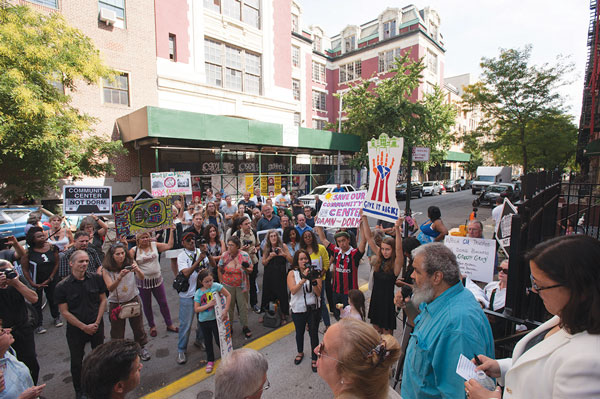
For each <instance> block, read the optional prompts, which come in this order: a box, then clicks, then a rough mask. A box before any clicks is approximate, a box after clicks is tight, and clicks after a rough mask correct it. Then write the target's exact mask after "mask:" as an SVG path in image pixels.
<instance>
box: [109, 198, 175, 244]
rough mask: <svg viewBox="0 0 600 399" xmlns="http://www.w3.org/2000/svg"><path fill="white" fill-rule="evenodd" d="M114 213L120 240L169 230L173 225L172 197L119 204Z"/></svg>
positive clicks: (115, 205)
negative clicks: (130, 236)
mask: <svg viewBox="0 0 600 399" xmlns="http://www.w3.org/2000/svg"><path fill="white" fill-rule="evenodd" d="M113 211H114V215H115V229H116V231H117V236H118V237H119V238H122V237H127V236H129V235H135V234H139V233H147V232H151V231H156V230H162V229H167V228H169V227H170V226H171V225H172V224H173V212H172V211H171V198H170V197H161V198H150V199H143V200H138V201H123V202H117V203H115V204H114V205H113Z"/></svg>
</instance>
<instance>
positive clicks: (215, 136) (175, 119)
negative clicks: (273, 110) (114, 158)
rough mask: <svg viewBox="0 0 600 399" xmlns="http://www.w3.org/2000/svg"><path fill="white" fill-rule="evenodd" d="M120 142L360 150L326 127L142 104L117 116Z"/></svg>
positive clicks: (355, 143) (345, 136)
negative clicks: (320, 127) (137, 108)
mask: <svg viewBox="0 0 600 399" xmlns="http://www.w3.org/2000/svg"><path fill="white" fill-rule="evenodd" d="M117 125H118V127H119V131H120V133H121V140H122V141H123V142H124V143H130V142H134V143H136V144H137V145H140V146H143V145H159V144H168V145H179V146H190V147H198V146H214V147H217V146H224V145H233V146H235V145H241V146H244V147H245V146H248V149H247V150H248V151H251V150H252V149H253V148H265V147H268V148H275V149H278V148H279V149H281V150H287V151H293V150H294V149H306V150H309V151H310V150H314V151H319V152H321V151H323V152H329V151H335V152H337V151H342V152H344V153H355V152H358V151H360V138H359V137H358V136H355V135H351V134H341V133H335V132H330V131H327V130H317V129H308V128H303V127H296V126H284V125H280V124H277V123H267V122H260V121H255V120H248V119H242V118H235V117H228V116H220V115H209V114H200V113H196V112H187V111H177V110H172V109H165V108H158V107H144V108H141V109H139V110H137V111H134V112H132V113H130V114H128V115H125V116H123V117H121V118H119V119H117Z"/></svg>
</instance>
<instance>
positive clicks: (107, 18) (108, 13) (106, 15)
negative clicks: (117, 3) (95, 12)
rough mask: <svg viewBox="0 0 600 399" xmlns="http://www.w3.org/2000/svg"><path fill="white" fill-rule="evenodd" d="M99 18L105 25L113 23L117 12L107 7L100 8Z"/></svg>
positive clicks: (115, 20)
mask: <svg viewBox="0 0 600 399" xmlns="http://www.w3.org/2000/svg"><path fill="white" fill-rule="evenodd" d="M99 19H100V21H102V22H105V23H106V25H114V24H115V22H117V13H116V12H115V11H113V10H109V9H107V8H101V9H100V16H99Z"/></svg>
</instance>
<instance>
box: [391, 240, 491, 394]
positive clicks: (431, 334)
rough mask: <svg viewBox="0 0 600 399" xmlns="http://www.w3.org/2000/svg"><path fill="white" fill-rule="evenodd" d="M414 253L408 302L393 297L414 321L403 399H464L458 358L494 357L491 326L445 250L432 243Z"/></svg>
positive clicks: (405, 371) (403, 378)
mask: <svg viewBox="0 0 600 399" xmlns="http://www.w3.org/2000/svg"><path fill="white" fill-rule="evenodd" d="M413 254H414V258H413V259H414V260H413V267H414V272H413V273H412V275H411V277H412V278H414V280H415V285H414V294H413V297H412V301H410V302H408V301H407V300H406V299H405V298H403V297H402V294H401V293H400V291H399V292H398V293H397V294H396V298H395V300H396V304H397V305H399V306H400V307H402V308H405V309H406V313H407V314H408V316H409V318H412V316H415V317H414V322H415V328H414V331H413V333H412V334H411V338H410V341H409V343H408V347H407V349H406V357H405V359H404V371H403V375H402V397H403V398H404V399H412V398H420V399H421V398H464V397H465V387H464V383H465V381H464V379H463V378H462V377H460V376H459V375H458V374H456V366H457V364H458V359H459V356H460V355H461V354H463V355H465V356H466V357H468V358H471V357H473V354H475V353H481V354H485V355H486V356H489V357H490V358H493V357H494V339H493V337H492V330H491V328H490V324H489V322H488V320H487V318H486V317H485V314H484V313H483V311H482V310H481V306H480V305H479V303H477V301H476V300H475V298H474V297H473V295H472V294H471V293H470V292H469V291H468V290H467V289H465V288H464V287H463V285H462V283H461V281H460V270H459V267H458V264H457V262H456V256H455V255H454V254H453V253H452V251H451V250H450V249H449V248H448V247H446V246H445V245H444V244H442V243H430V244H426V245H422V246H420V247H419V248H417V249H415V250H414V252H413ZM415 307H418V311H417V309H416V308H415ZM417 312H418V314H417Z"/></svg>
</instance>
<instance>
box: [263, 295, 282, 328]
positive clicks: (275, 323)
mask: <svg viewBox="0 0 600 399" xmlns="http://www.w3.org/2000/svg"><path fill="white" fill-rule="evenodd" d="M282 319H283V315H282V314H281V310H280V308H279V301H277V302H272V301H271V302H269V307H268V308H267V311H266V312H265V315H264V316H263V325H264V326H265V327H269V328H277V327H279V326H281V320H282Z"/></svg>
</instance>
